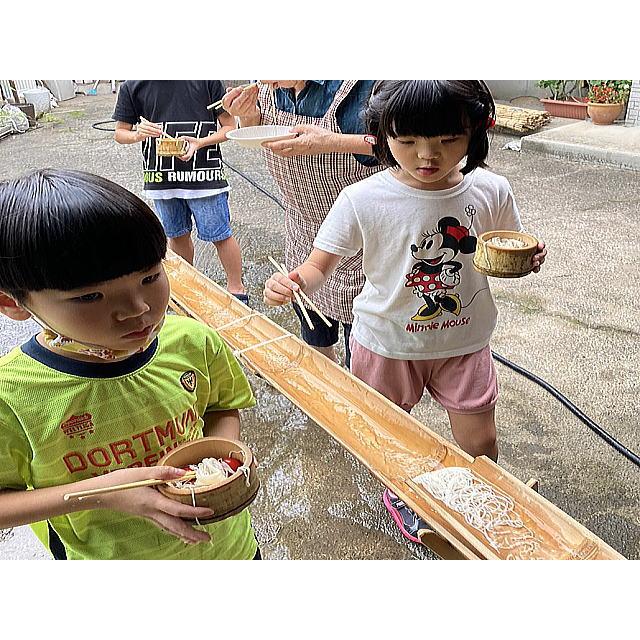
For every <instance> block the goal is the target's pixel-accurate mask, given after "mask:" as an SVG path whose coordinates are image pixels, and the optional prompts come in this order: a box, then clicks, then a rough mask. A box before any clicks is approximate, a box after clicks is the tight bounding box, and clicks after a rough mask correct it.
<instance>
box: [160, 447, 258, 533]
mask: <svg viewBox="0 0 640 640" xmlns="http://www.w3.org/2000/svg"><path fill="white" fill-rule="evenodd" d="M204 458H235V459H236V460H240V461H241V462H243V463H244V464H245V465H246V466H248V467H249V486H247V482H246V477H245V475H244V473H242V471H240V470H238V471H236V472H235V473H234V474H233V475H231V476H229V477H228V478H227V479H226V480H224V481H223V482H222V483H221V484H219V485H217V486H215V487H207V486H202V487H192V488H191V489H189V488H186V487H185V488H177V487H174V486H173V485H170V484H162V485H158V490H159V491H160V493H162V494H163V495H164V496H166V497H167V498H171V499H172V500H177V501H178V502H182V503H183V504H189V505H193V501H194V499H195V503H196V507H208V508H209V509H213V511H214V512H215V513H214V515H213V516H212V517H211V518H208V519H206V520H203V519H202V518H198V520H199V521H200V522H201V523H202V524H209V523H210V522H218V521H220V520H224V519H225V518H229V517H230V516H233V515H235V514H237V513H240V512H241V511H242V510H243V509H245V508H246V507H248V506H249V505H250V504H251V503H252V502H253V501H254V500H255V498H256V495H257V494H258V489H259V488H260V480H259V479H258V474H257V471H256V461H255V458H254V456H253V453H252V452H251V449H249V447H247V445H246V444H244V443H242V442H238V441H237V440H227V439H226V438H214V437H207V438H200V439H198V440H192V441H191V442H185V443H183V444H181V445H179V446H178V447H176V448H175V449H173V450H171V451H170V452H169V453H167V454H166V455H164V456H163V457H162V458H161V459H160V460H159V461H158V465H169V466H171V467H187V466H189V465H190V464H198V463H200V462H202V460H203V459H204ZM192 522H195V520H192Z"/></svg>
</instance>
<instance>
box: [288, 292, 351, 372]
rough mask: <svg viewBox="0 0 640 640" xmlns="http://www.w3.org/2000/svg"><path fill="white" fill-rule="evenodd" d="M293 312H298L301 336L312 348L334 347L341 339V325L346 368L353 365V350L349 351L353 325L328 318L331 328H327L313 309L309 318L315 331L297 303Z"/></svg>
mask: <svg viewBox="0 0 640 640" xmlns="http://www.w3.org/2000/svg"><path fill="white" fill-rule="evenodd" d="M293 310H294V311H295V312H296V315H297V316H298V319H299V320H300V327H301V329H300V335H301V336H302V339H303V340H304V341H305V342H306V343H307V344H308V345H310V346H312V347H332V346H333V345H334V344H336V343H337V342H338V338H339V337H340V336H339V334H340V325H342V328H343V330H344V349H345V366H346V368H347V369H348V368H349V364H350V363H351V350H350V349H349V335H350V334H351V325H350V324H347V323H345V322H340V321H339V320H334V319H333V318H329V317H328V318H327V320H329V321H330V322H331V327H327V325H326V324H325V323H324V322H323V321H322V319H321V318H320V316H319V315H318V314H317V313H316V312H315V311H313V309H308V308H307V312H308V313H309V318H311V322H312V323H313V326H314V329H310V328H309V325H308V324H307V321H306V320H305V319H304V316H303V315H302V311H300V307H299V306H298V305H297V304H295V303H294V304H293Z"/></svg>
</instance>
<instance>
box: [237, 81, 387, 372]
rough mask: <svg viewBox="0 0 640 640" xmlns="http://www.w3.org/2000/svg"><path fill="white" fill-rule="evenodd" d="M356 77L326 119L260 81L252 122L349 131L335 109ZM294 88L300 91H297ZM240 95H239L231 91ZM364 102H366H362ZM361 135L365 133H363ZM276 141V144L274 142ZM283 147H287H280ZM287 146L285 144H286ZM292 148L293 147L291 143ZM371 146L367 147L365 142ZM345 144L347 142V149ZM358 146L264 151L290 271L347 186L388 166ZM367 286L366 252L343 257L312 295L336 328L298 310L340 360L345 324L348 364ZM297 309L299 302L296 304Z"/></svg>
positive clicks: (305, 330)
mask: <svg viewBox="0 0 640 640" xmlns="http://www.w3.org/2000/svg"><path fill="white" fill-rule="evenodd" d="M268 82H269V83H270V84H274V83H275V84H276V85H278V84H280V83H282V84H284V82H285V81H268ZM296 82H298V83H299V84H298V88H300V87H304V83H305V81H296ZM357 82H358V81H357V80H343V81H342V84H341V85H340V86H339V88H338V90H337V91H336V94H335V96H334V98H333V101H332V102H331V104H330V106H329V108H328V109H327V111H326V112H325V113H324V115H323V116H321V117H311V116H306V115H302V114H300V113H289V112H287V111H283V110H280V109H276V108H275V105H274V104H273V96H274V94H273V92H272V90H271V88H270V86H269V84H267V83H266V82H263V83H261V84H260V85H259V92H258V102H259V110H260V119H259V121H256V120H255V119H254V120H253V121H252V122H251V124H264V125H268V124H274V119H273V118H274V114H275V118H276V122H275V124H278V125H284V126H291V127H294V126H297V125H315V126H317V127H321V128H322V129H324V130H328V131H331V132H333V133H338V134H346V136H348V135H349V132H343V131H341V129H340V126H339V124H338V120H337V117H336V113H337V111H338V109H339V107H340V105H341V104H342V103H343V101H344V100H345V99H347V97H348V96H349V93H350V92H351V91H352V90H353V89H354V87H355V86H356V84H357ZM294 90H295V89H294ZM232 95H235V94H232ZM363 106H364V105H363ZM224 107H225V109H226V110H227V111H228V112H229V113H231V114H232V115H239V116H240V118H241V124H243V125H245V126H246V124H248V122H246V121H245V119H244V118H242V114H240V113H237V112H234V109H233V103H231V104H228V103H227V102H225V104H224ZM359 138H360V139H362V138H363V136H359ZM272 144H273V143H272ZM279 146H280V147H282V145H279ZM285 146H286V145H285ZM292 146H293V145H292ZM365 146H366V145H365ZM344 148H345V146H344V145H343V147H342V149H344ZM361 148H362V144H360V145H359V148H358V149H356V148H355V147H354V148H353V149H349V151H348V152H345V151H344V150H342V149H341V150H340V151H337V149H336V151H332V152H322V153H313V148H311V150H310V151H311V152H310V153H309V152H308V151H305V152H303V153H304V154H303V155H296V154H295V150H294V151H293V153H292V155H285V156H283V155H277V154H276V153H274V152H273V151H271V150H268V149H264V150H263V154H264V158H265V161H266V163H267V166H268V168H269V171H270V173H271V175H272V176H273V178H274V180H275V182H276V184H277V185H278V189H279V191H280V195H281V198H282V201H283V204H284V207H285V266H286V267H287V269H288V270H289V271H292V270H293V269H294V268H295V267H297V266H298V265H300V264H301V263H302V262H304V261H305V260H306V259H307V257H308V256H309V253H311V250H312V248H313V241H314V239H315V237H316V234H317V232H318V229H319V228H320V225H321V224H322V222H323V221H324V219H325V217H326V215H327V213H328V212H329V209H330V208H331V206H332V205H333V203H334V201H335V199H336V198H337V196H338V194H339V193H340V191H342V189H344V188H345V187H347V186H348V185H350V184H353V183H354V182H358V181H360V180H362V179H364V178H366V177H368V176H370V175H372V174H374V173H376V172H377V171H380V170H381V169H382V168H383V167H382V166H380V165H376V166H365V165H363V164H362V163H360V162H359V161H358V160H357V159H356V157H355V156H354V153H362V151H360V150H359V149H361ZM363 284H364V275H363V273H362V253H361V252H360V253H358V254H357V255H356V256H353V257H351V258H343V259H342V260H341V261H340V263H339V264H338V266H337V268H336V270H335V271H334V273H333V275H332V276H331V277H330V278H329V279H328V280H327V282H326V283H325V285H324V286H323V287H322V288H321V289H319V290H318V291H316V292H315V293H313V294H312V295H311V296H310V297H311V299H312V300H313V302H314V304H315V305H316V306H317V307H318V308H319V309H320V310H321V311H322V312H323V313H324V314H325V315H326V316H327V317H328V318H329V319H331V320H332V325H333V328H332V330H329V329H328V328H327V327H326V325H324V324H323V323H322V321H321V320H320V318H319V317H318V316H317V315H316V314H314V313H313V312H312V311H311V310H309V313H310V315H311V317H312V320H313V324H314V327H315V330H313V331H312V330H310V329H309V327H307V325H306V323H305V322H304V320H303V318H302V315H301V313H300V311H299V310H298V309H296V314H297V315H298V318H299V319H300V321H301V334H302V338H303V340H304V341H305V342H307V343H308V344H310V345H311V346H314V347H315V348H317V349H318V350H319V351H321V352H323V353H325V355H327V356H329V357H331V358H333V359H334V360H335V359H336V358H335V353H334V351H333V346H332V345H334V344H335V343H336V342H337V341H338V326H339V323H342V324H343V329H344V333H345V347H346V355H347V362H346V364H347V366H348V364H349V358H350V352H349V344H348V340H349V332H350V330H351V323H352V322H353V299H354V298H355V297H356V296H357V295H358V294H359V293H360V290H361V289H362V286H363ZM294 308H295V305H294Z"/></svg>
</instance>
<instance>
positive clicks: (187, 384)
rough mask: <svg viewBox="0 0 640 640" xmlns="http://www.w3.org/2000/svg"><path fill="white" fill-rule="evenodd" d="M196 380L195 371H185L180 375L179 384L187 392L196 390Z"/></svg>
mask: <svg viewBox="0 0 640 640" xmlns="http://www.w3.org/2000/svg"><path fill="white" fill-rule="evenodd" d="M196 381H197V378H196V372H195V371H185V372H184V373H183V374H182V375H181V376H180V384H181V385H182V386H183V387H184V388H185V389H186V390H187V391H189V392H191V391H195V390H196Z"/></svg>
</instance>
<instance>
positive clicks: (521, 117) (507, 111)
mask: <svg viewBox="0 0 640 640" xmlns="http://www.w3.org/2000/svg"><path fill="white" fill-rule="evenodd" d="M549 120H551V114H549V113H547V112H546V111H537V110H536V109H522V108H520V107H510V106H508V105H506V104H496V127H501V128H503V129H508V130H509V131H515V132H516V133H531V132H532V131H536V130H537V129H540V127H542V126H543V125H545V124H546V123H547V122H549Z"/></svg>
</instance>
